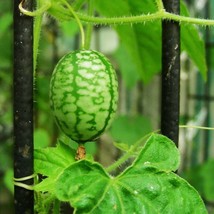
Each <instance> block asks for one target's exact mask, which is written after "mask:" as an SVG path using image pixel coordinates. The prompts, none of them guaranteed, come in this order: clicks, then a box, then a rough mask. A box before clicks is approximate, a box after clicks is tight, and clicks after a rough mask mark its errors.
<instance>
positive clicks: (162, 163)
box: [133, 134, 180, 172]
mask: <svg viewBox="0 0 214 214" xmlns="http://www.w3.org/2000/svg"><path fill="white" fill-rule="evenodd" d="M179 164H180V154H179V151H178V149H177V148H176V146H175V144H174V143H173V142H172V141H171V140H170V139H169V138H167V137H165V136H163V135H159V134H152V135H151V137H150V138H149V139H148V140H147V142H146V144H145V146H144V147H143V149H142V151H141V153H140V154H139V156H138V158H137V159H136V161H135V162H134V164H133V167H141V166H143V165H146V166H152V167H156V168H158V169H159V170H163V171H168V172H170V171H176V170H177V169H178V167H179Z"/></svg>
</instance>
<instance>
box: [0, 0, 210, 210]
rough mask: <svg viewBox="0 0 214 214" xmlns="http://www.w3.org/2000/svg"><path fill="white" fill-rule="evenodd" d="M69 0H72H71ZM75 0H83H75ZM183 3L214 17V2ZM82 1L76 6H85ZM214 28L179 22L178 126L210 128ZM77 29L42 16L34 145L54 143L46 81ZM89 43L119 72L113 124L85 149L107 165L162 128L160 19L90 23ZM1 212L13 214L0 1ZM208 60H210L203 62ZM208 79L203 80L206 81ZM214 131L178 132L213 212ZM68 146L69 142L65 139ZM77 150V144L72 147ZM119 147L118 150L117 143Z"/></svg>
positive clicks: (186, 172)
mask: <svg viewBox="0 0 214 214" xmlns="http://www.w3.org/2000/svg"><path fill="white" fill-rule="evenodd" d="M116 1H117V2H116V4H112V2H111V1H109V0H95V1H94V3H95V4H94V6H95V8H94V9H95V11H96V14H97V15H98V14H99V15H101V16H106V17H108V16H110V17H112V16H113V17H115V16H125V15H135V14H141V13H151V12H154V11H155V5H154V2H153V1H151V0H145V1H133V0H127V1H123V0H116ZM71 2H74V1H71ZM75 2H77V3H78V2H80V3H81V2H84V1H80V0H76V1H75ZM207 2H208V1H206V0H200V1H196V0H195V1H194V0H189V1H186V3H187V5H188V9H189V10H187V7H186V6H185V5H184V4H183V3H182V4H181V13H182V14H184V15H188V14H189V13H190V14H191V16H195V17H198V16H199V17H210V18H214V14H212V13H211V11H214V2H210V3H209V6H207V4H208V3H207ZM85 9H86V8H85V6H84V5H83V6H82V7H81V8H80V10H85ZM213 34H214V29H213V28H207V29H205V28H200V29H199V28H198V27H195V26H192V25H182V26H181V45H182V54H181V62H182V66H181V106H180V115H181V118H180V123H182V124H190V125H200V126H210V127H214V112H213V111H212V109H214V104H213V101H214V88H213V87H214V84H212V83H214V75H213V69H214V60H213V59H214V57H213V54H214V53H213V50H214V48H213V47H214V46H213V45H214V43H213V42H214V35H213ZM79 40H80V38H79V29H78V26H77V25H76V23H75V22H74V21H69V22H67V21H66V22H58V21H56V20H55V19H52V18H51V17H50V16H47V15H45V16H44V17H43V26H42V31H41V39H40V47H39V55H38V66H37V72H36V77H35V85H34V88H35V96H34V109H35V110H34V111H35V112H34V121H35V126H34V127H35V130H34V142H35V148H40V147H46V146H54V145H55V144H56V142H57V138H58V137H61V138H65V136H62V134H61V133H59V131H58V128H57V127H56V125H55V123H54V120H53V117H52V115H51V112H50V107H49V98H48V93H49V92H48V91H49V80H50V76H51V73H52V71H53V69H54V66H55V65H56V63H57V62H58V60H59V59H60V58H61V57H62V56H63V55H64V54H65V53H67V52H69V51H72V50H74V49H77V48H79ZM91 48H92V49H96V50H98V51H100V52H102V53H104V54H105V55H106V56H107V57H108V58H109V59H110V60H111V62H112V63H113V65H114V67H115V68H116V70H117V74H118V80H119V93H120V98H119V109H118V114H117V117H116V119H115V121H114V123H113V124H112V127H111V128H110V129H109V130H108V131H107V132H106V133H105V134H104V135H103V136H101V138H100V139H98V140H97V141H96V142H91V143H89V144H87V151H88V153H91V154H93V155H94V157H95V159H96V160H97V161H100V162H101V163H102V164H103V165H104V166H107V165H109V164H110V163H112V162H114V160H115V159H117V158H118V157H119V156H120V155H121V154H122V151H121V150H118V149H117V148H121V149H122V150H126V149H128V148H129V147H130V146H131V145H132V144H133V143H134V142H136V141H137V140H139V139H140V138H141V137H142V136H144V135H146V134H148V133H149V132H151V131H154V130H157V129H159V127H160V108H161V106H160V99H161V98H160V95H161V76H160V71H161V22H160V21H155V22H151V23H144V24H134V25H131V26H130V25H120V26H96V25H95V26H94V28H93V33H92V39H91ZM0 50H1V51H0V92H1V93H0V211H1V212H2V213H5V214H7V213H13V211H12V210H13V208H12V207H13V205H12V203H13V202H12V200H13V199H12V197H13V196H12V192H13V184H12V181H11V177H12V167H13V158H12V156H13V135H12V130H13V128H12V127H13V116H12V108H13V99H12V98H13V97H12V96H13V95H12V94H13V93H12V90H13V86H12V85H13V81H12V77H13V58H12V57H13V21H12V5H11V1H1V2H0ZM206 62H207V63H206ZM206 76H207V79H208V81H207V82H205V81H204V80H205V79H206ZM213 139H214V134H213V132H211V131H199V130H196V129H181V130H180V141H179V145H180V151H181V155H182V163H181V167H180V170H179V173H180V174H181V175H182V176H183V177H184V178H186V179H187V180H188V181H189V182H190V183H191V184H192V185H194V186H195V188H196V189H197V190H198V191H199V192H200V194H201V195H202V197H203V199H204V201H205V202H206V204H207V207H208V210H209V212H210V213H214V211H213V208H214V194H213V193H214V185H213V179H214V173H212V172H213V171H214V159H213V158H214V143H213ZM67 143H72V142H70V140H69V139H67ZM72 145H73V146H74V147H75V146H76V144H75V143H73V144H72ZM115 146H116V147H115Z"/></svg>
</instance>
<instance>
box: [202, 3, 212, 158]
mask: <svg viewBox="0 0 214 214" xmlns="http://www.w3.org/2000/svg"><path fill="white" fill-rule="evenodd" d="M210 7H211V3H210V1H207V3H206V7H205V12H206V18H207V19H208V18H210ZM210 34H211V33H210V29H209V28H208V27H207V28H206V31H205V40H206V60H207V82H206V84H205V92H204V96H205V97H207V99H205V107H206V110H207V115H206V121H205V126H207V127H209V126H210V124H211V122H210V120H211V119H210V116H211V114H210V112H211V111H210V110H211V108H210V95H211V93H210V89H211V77H212V76H211V71H210V69H211V68H210V67H211V54H212V52H211V48H212V46H211V45H210V43H211V35H210ZM204 142H205V144H204V154H203V155H204V157H203V159H204V161H207V160H208V159H209V150H210V132H209V131H208V130H206V131H205V133H204Z"/></svg>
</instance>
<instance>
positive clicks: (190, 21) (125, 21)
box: [19, 0, 214, 47]
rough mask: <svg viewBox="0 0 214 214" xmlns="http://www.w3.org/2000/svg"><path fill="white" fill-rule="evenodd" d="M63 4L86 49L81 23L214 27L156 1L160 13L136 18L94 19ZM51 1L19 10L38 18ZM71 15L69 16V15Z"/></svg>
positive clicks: (208, 21)
mask: <svg viewBox="0 0 214 214" xmlns="http://www.w3.org/2000/svg"><path fill="white" fill-rule="evenodd" d="M61 2H62V3H63V4H64V5H66V6H67V8H68V9H69V11H70V13H71V18H72V17H74V18H75V19H76V21H77V23H78V25H79V28H80V31H81V36H82V46H83V47H84V41H85V38H84V37H85V36H84V30H83V27H82V24H81V21H84V22H88V23H93V24H104V25H108V24H113V25H122V24H134V23H143V22H147V21H155V20H163V19H166V20H173V21H177V22H179V23H187V24H196V25H201V26H214V20H212V19H200V18H193V17H188V16H181V15H177V14H173V13H169V12H166V11H165V9H164V8H163V5H162V1H160V0H156V4H157V7H158V11H157V12H155V13H152V14H142V15H136V16H125V17H111V18H106V17H94V16H90V15H85V14H82V13H76V12H75V11H74V10H73V8H72V7H71V6H70V4H69V3H68V2H67V1H66V0H61ZM51 6H52V5H51V2H50V0H47V1H46V2H45V4H44V5H43V6H42V7H40V8H39V9H37V10H36V11H33V12H31V11H28V10H26V9H24V8H23V7H22V2H21V3H20V5H19V9H20V11H21V12H22V13H24V14H25V15H28V16H37V15H42V14H43V13H44V12H45V11H47V10H48V9H49V8H50V7H51ZM68 15H69V14H68Z"/></svg>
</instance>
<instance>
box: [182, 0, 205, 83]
mask: <svg viewBox="0 0 214 214" xmlns="http://www.w3.org/2000/svg"><path fill="white" fill-rule="evenodd" d="M181 14H182V15H185V16H189V12H188V10H187V8H186V6H185V5H184V3H181ZM181 49H182V50H184V51H186V52H187V54H188V55H189V57H190V58H191V59H192V61H193V62H194V64H195V65H196V66H197V67H198V69H199V71H200V72H201V75H202V77H203V79H204V80H206V75H207V64H206V58H205V45H204V42H203V40H202V38H201V36H200V35H199V31H198V30H197V28H196V27H195V26H194V25H181Z"/></svg>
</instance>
